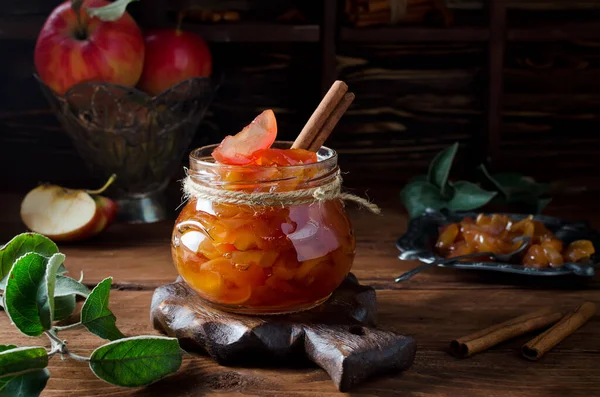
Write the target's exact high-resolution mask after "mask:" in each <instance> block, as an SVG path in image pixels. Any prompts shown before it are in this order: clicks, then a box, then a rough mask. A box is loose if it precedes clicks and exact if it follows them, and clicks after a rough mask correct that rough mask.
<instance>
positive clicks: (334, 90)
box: [292, 80, 348, 149]
mask: <svg viewBox="0 0 600 397" xmlns="http://www.w3.org/2000/svg"><path fill="white" fill-rule="evenodd" d="M346 92H348V85H346V83H344V82H343V81H340V80H337V81H336V82H334V83H333V84H332V86H331V88H330V89H329V91H327V94H325V97H324V98H323V100H322V101H321V103H320V104H319V106H318V107H317V109H316V110H315V111H314V112H313V114H312V115H311V116H310V118H309V119H308V121H307V123H306V125H305V126H304V128H302V131H300V135H298V138H296V140H295V141H294V144H293V145H292V149H308V147H309V146H310V144H311V143H312V142H313V141H314V140H315V138H316V136H317V135H318V134H319V132H320V131H321V128H323V125H324V124H325V122H326V121H327V119H328V118H329V116H330V115H331V114H332V113H333V111H334V110H335V108H336V106H337V105H338V103H339V102H340V101H341V100H342V99H343V97H344V95H345V94H346Z"/></svg>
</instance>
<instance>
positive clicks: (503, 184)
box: [479, 164, 549, 203]
mask: <svg viewBox="0 0 600 397" xmlns="http://www.w3.org/2000/svg"><path fill="white" fill-rule="evenodd" d="M479 170H481V172H482V173H483V175H484V176H485V177H486V179H488V180H489V181H490V182H491V183H492V184H493V185H494V186H495V187H496V188H497V189H498V191H499V192H500V193H501V194H502V195H503V196H504V198H505V201H506V202H507V203H523V202H531V201H534V200H535V199H537V198H538V197H540V196H541V195H543V194H546V193H547V192H548V189H549V186H548V185H547V184H545V183H538V182H536V181H535V180H533V179H532V178H529V177H527V176H523V175H521V174H517V173H514V172H508V173H501V174H494V175H492V174H490V173H489V172H488V170H487V169H486V168H485V166H484V165H483V164H482V165H480V166H479Z"/></svg>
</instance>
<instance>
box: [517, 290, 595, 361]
mask: <svg viewBox="0 0 600 397" xmlns="http://www.w3.org/2000/svg"><path fill="white" fill-rule="evenodd" d="M595 312H596V305H595V304H594V303H592V302H585V303H583V304H582V305H581V306H579V307H578V308H577V309H575V311H573V312H571V313H569V314H567V315H566V316H564V317H563V318H562V319H561V320H560V321H559V322H558V323H557V324H556V325H554V326H553V327H552V328H550V329H549V330H547V331H546V332H544V333H542V334H540V335H538V336H537V337H536V338H534V339H532V340H531V341H529V342H528V343H527V344H525V345H524V346H523V348H522V354H523V357H525V358H527V359H529V360H533V361H535V360H539V359H540V358H541V357H542V356H543V355H544V354H545V353H546V352H547V351H549V350H550V349H552V348H553V347H554V346H556V345H557V344H559V343H560V342H561V341H562V340H564V339H565V338H566V337H567V336H569V335H571V334H572V333H573V332H575V331H576V330H577V329H578V328H579V327H581V326H582V325H583V324H585V323H586V322H587V321H588V320H589V319H590V318H591V317H592V316H593V315H594V313H595Z"/></svg>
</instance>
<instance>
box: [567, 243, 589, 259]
mask: <svg viewBox="0 0 600 397" xmlns="http://www.w3.org/2000/svg"><path fill="white" fill-rule="evenodd" d="M595 252H596V251H595V249H594V245H593V244H592V242H591V241H589V240H577V241H573V242H572V243H571V244H569V246H568V247H567V249H566V251H565V255H564V257H565V260H566V261H568V262H579V261H582V260H587V259H589V258H590V257H591V256H592V255H593V254H594V253H595Z"/></svg>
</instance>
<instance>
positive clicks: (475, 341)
mask: <svg viewBox="0 0 600 397" xmlns="http://www.w3.org/2000/svg"><path fill="white" fill-rule="evenodd" d="M561 317H563V313H561V312H559V311H557V310H555V309H554V308H552V307H546V308H544V309H541V310H537V311H535V312H532V313H529V314H525V315H522V316H519V317H516V318H513V319H511V320H508V321H505V322H503V323H500V324H496V325H493V326H491V327H488V328H486V329H483V330H481V331H478V332H474V333H472V334H470V335H467V336H465V337H462V338H458V339H455V340H453V341H452V342H450V351H451V353H452V354H453V355H455V356H457V357H460V358H465V357H469V356H472V355H473V354H476V353H479V352H482V351H484V350H487V349H489V348H490V347H493V346H496V345H497V344H499V343H501V342H504V341H506V340H509V339H512V338H514V337H517V336H519V335H523V334H526V333H528V332H531V331H535V330H537V329H540V328H544V327H548V326H550V325H552V324H554V323H556V322H557V321H559V320H560V319H561Z"/></svg>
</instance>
